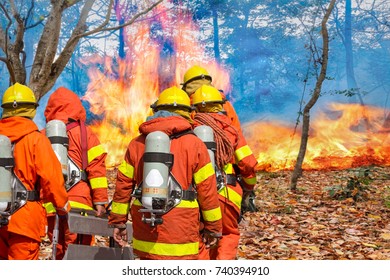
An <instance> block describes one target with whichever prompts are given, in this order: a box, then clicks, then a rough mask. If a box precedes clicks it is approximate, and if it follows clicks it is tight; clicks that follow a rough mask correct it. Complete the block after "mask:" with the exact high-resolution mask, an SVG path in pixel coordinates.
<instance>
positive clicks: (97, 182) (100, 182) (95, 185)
mask: <svg viewBox="0 0 390 280" xmlns="http://www.w3.org/2000/svg"><path fill="white" fill-rule="evenodd" d="M89 183H90V184H91V188H92V189H100V188H101V189H103V188H104V189H106V188H107V187H108V182H107V177H97V178H92V179H90V180H89Z"/></svg>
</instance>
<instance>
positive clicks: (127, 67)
mask: <svg viewBox="0 0 390 280" xmlns="http://www.w3.org/2000/svg"><path fill="white" fill-rule="evenodd" d="M198 34H199V31H198V29H197V27H196V26H195V25H194V24H193V23H192V21H191V18H190V14H189V13H186V12H185V11H183V10H181V9H178V8H177V9H176V8H174V7H173V8H172V7H170V8H168V7H166V6H164V5H160V6H158V7H157V8H156V9H155V11H154V17H153V18H152V19H151V20H145V21H140V22H138V23H135V24H133V25H131V28H130V29H127V30H126V38H125V42H126V44H127V48H126V57H125V58H124V59H120V58H112V57H109V56H104V57H102V56H98V55H96V56H93V57H88V58H84V59H83V61H82V62H83V63H84V64H86V65H87V66H88V67H89V72H88V75H89V77H90V83H89V86H88V90H87V93H86V94H85V96H84V97H83V99H84V100H87V101H88V102H89V103H90V110H91V112H92V113H94V114H95V115H98V116H99V117H100V118H101V120H99V121H95V122H94V124H93V125H92V126H91V127H92V129H93V130H94V132H95V133H96V134H97V135H98V137H99V139H100V141H101V143H102V145H103V146H104V147H105V149H106V150H107V151H108V157H107V166H108V167H112V166H116V165H118V164H119V163H120V162H121V161H122V159H123V156H124V153H125V151H126V147H127V145H128V143H129V142H130V140H131V139H132V138H134V137H135V136H137V135H138V127H139V125H140V124H141V123H142V122H143V121H145V119H146V117H147V116H148V115H150V114H151V109H150V105H151V104H152V103H154V102H155V101H156V100H157V98H158V95H159V93H160V92H161V91H163V90H164V89H166V88H168V87H170V86H174V85H176V86H178V87H180V83H181V82H182V79H183V75H184V73H185V71H186V70H187V69H188V68H189V67H191V66H193V65H201V66H203V67H205V68H206V69H207V71H208V72H209V74H210V75H211V76H212V77H213V85H214V86H215V87H217V88H219V89H222V90H224V91H228V90H229V87H230V82H229V75H228V71H227V70H226V69H224V68H223V67H222V66H220V65H218V64H217V63H216V62H215V61H213V60H212V59H210V58H208V57H207V56H206V55H205V54H206V51H205V50H204V48H203V47H202V45H201V44H200V43H199V42H198V39H197V35H198Z"/></svg>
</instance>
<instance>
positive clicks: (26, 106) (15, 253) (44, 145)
mask: <svg viewBox="0 0 390 280" xmlns="http://www.w3.org/2000/svg"><path fill="white" fill-rule="evenodd" d="M37 106H38V103H37V102H36V99H35V96H34V93H33V92H32V90H31V89H30V88H28V87H27V86H24V85H21V84H19V83H16V84H14V85H13V86H11V87H9V88H8V89H7V90H6V91H5V93H4V95H3V99H2V105H1V107H2V108H3V113H2V119H1V120H0V134H1V135H5V136H7V137H8V138H9V139H10V142H11V143H12V144H14V146H13V147H14V150H13V158H14V168H13V172H14V175H15V176H16V177H17V178H18V181H19V182H20V183H21V184H22V185H23V186H24V187H25V189H26V190H27V202H26V204H24V205H23V206H22V207H20V208H19V209H17V210H16V211H15V212H13V214H11V216H10V218H9V222H8V225H4V224H3V226H0V259H2V260H6V259H9V260H37V259H38V257H39V246H40V243H41V238H43V237H44V236H45V234H46V232H45V230H46V225H47V221H46V212H45V208H44V207H43V206H42V202H41V200H40V198H42V199H43V200H44V201H50V202H52V203H53V205H54V206H55V208H56V210H57V212H58V214H59V215H62V216H66V215H67V213H68V211H69V210H70V205H69V203H68V196H67V193H66V191H65V189H64V178H63V176H62V171H61V165H60V163H59V161H58V159H57V157H56V155H55V153H54V151H53V149H52V148H51V144H50V141H49V139H48V138H47V137H46V136H45V135H42V133H40V132H39V130H38V127H37V126H36V124H35V123H34V122H33V121H32V119H33V118H34V116H35V113H36V107H37ZM0 157H1V155H0ZM2 179H4V178H0V180H2Z"/></svg>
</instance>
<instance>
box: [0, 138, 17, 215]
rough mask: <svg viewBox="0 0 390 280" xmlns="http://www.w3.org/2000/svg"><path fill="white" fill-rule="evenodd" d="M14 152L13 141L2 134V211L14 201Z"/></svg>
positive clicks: (0, 145)
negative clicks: (12, 180) (12, 179)
mask: <svg viewBox="0 0 390 280" xmlns="http://www.w3.org/2000/svg"><path fill="white" fill-rule="evenodd" d="M13 166H14V163H13V154H12V146H11V141H10V140H9V138H8V137H7V136H4V135H0V212H5V211H6V210H8V208H9V207H10V204H11V202H12V184H11V178H12V168H13Z"/></svg>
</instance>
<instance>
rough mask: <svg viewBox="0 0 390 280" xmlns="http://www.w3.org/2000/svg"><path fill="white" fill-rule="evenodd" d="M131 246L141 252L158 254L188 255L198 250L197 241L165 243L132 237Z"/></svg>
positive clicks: (196, 252)
mask: <svg viewBox="0 0 390 280" xmlns="http://www.w3.org/2000/svg"><path fill="white" fill-rule="evenodd" d="M133 248H134V249H136V250H139V251H141V252H145V253H149V254H155V255H159V256H188V255H196V254H198V252H199V242H193V243H186V244H167V243H156V242H149V241H142V240H137V239H135V238H133Z"/></svg>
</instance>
